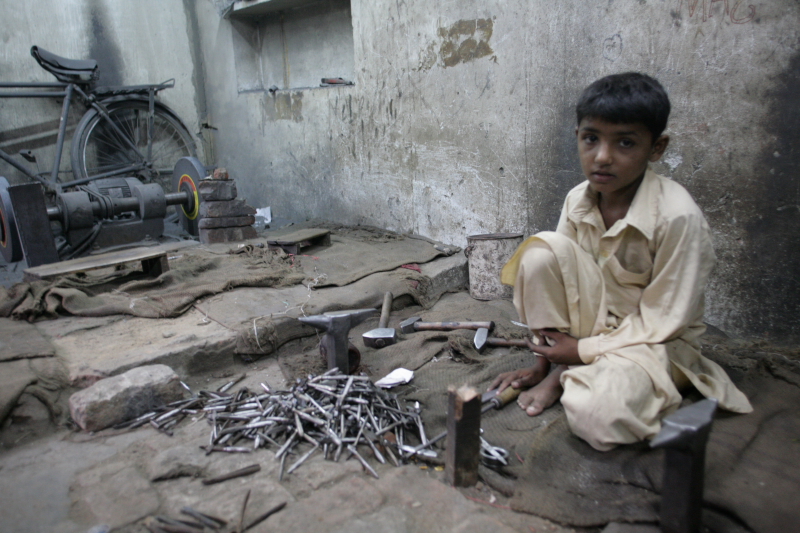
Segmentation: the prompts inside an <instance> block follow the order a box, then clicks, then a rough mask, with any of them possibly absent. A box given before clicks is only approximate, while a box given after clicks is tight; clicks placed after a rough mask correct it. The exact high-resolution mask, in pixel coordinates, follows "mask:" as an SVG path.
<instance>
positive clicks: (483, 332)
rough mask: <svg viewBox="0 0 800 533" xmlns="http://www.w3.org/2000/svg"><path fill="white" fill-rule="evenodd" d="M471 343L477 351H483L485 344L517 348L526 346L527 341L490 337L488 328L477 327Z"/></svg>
mask: <svg viewBox="0 0 800 533" xmlns="http://www.w3.org/2000/svg"><path fill="white" fill-rule="evenodd" d="M472 342H473V344H474V345H475V349H476V350H478V353H481V352H483V349H484V348H486V347H487V346H516V347H518V348H527V347H528V341H526V340H525V339H501V338H499V337H490V336H489V329H488V328H478V331H476V332H475V338H474V339H473V341H472Z"/></svg>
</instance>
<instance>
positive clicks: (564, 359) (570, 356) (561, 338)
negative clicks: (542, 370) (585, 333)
mask: <svg viewBox="0 0 800 533" xmlns="http://www.w3.org/2000/svg"><path fill="white" fill-rule="evenodd" d="M538 335H539V336H540V337H544V338H546V339H551V340H552V341H553V345H552V346H548V345H547V344H546V343H545V344H538V345H537V344H533V343H532V342H530V341H528V348H530V350H531V351H532V352H535V353H538V354H539V355H541V356H543V357H545V358H546V359H547V360H548V361H550V362H551V363H555V364H557V365H582V364H583V361H582V360H581V357H580V355H578V339H576V338H575V337H572V336H570V335H567V334H566V333H561V332H560V331H558V330H555V329H543V330H541V331H539V332H538Z"/></svg>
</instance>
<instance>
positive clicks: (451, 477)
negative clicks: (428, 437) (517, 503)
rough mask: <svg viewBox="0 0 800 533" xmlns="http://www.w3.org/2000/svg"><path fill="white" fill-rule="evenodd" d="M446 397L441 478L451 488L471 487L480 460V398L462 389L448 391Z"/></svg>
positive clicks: (476, 476)
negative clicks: (443, 472)
mask: <svg viewBox="0 0 800 533" xmlns="http://www.w3.org/2000/svg"><path fill="white" fill-rule="evenodd" d="M447 394H448V409H447V444H446V450H445V459H444V461H445V462H444V470H445V477H446V478H447V482H448V483H450V484H451V485H453V486H456V487H471V486H473V485H474V484H475V483H477V482H478V464H480V460H481V439H480V437H481V395H480V394H478V391H477V390H475V389H474V388H472V387H468V386H466V385H464V386H463V387H461V388H459V389H458V390H456V389H455V388H454V387H450V388H449V389H448V392H447Z"/></svg>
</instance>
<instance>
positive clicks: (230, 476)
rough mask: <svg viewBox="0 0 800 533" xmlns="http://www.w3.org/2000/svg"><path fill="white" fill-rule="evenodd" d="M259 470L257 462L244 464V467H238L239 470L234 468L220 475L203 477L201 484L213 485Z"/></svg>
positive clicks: (259, 466)
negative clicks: (248, 464)
mask: <svg viewBox="0 0 800 533" xmlns="http://www.w3.org/2000/svg"><path fill="white" fill-rule="evenodd" d="M260 470H261V465H259V464H254V465H250V466H246V467H244V468H240V469H239V470H234V471H233V472H228V473H227V474H222V475H221V476H217V477H212V478H208V479H204V480H203V485H213V484H214V483H221V482H223V481H228V480H229V479H234V478H237V477H242V476H249V475H250V474H255V473H256V472H258V471H260Z"/></svg>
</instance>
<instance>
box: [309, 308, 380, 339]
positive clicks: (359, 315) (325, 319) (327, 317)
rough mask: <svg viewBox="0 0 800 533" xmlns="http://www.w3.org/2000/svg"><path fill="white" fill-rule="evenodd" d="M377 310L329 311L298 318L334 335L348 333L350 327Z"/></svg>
mask: <svg viewBox="0 0 800 533" xmlns="http://www.w3.org/2000/svg"><path fill="white" fill-rule="evenodd" d="M377 312H378V311H377V310H376V309H347V310H344V311H329V312H327V313H324V314H322V315H314V316H303V317H300V318H298V320H299V321H300V322H303V323H304V324H308V325H309V326H314V327H315V328H317V329H318V330H321V331H324V332H325V333H331V334H334V335H336V334H337V333H344V335H347V332H348V331H350V328H352V327H354V326H357V325H358V324H360V323H362V322H363V321H364V320H366V319H367V318H369V317H371V316H373V315H374V314H375V313H377Z"/></svg>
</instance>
